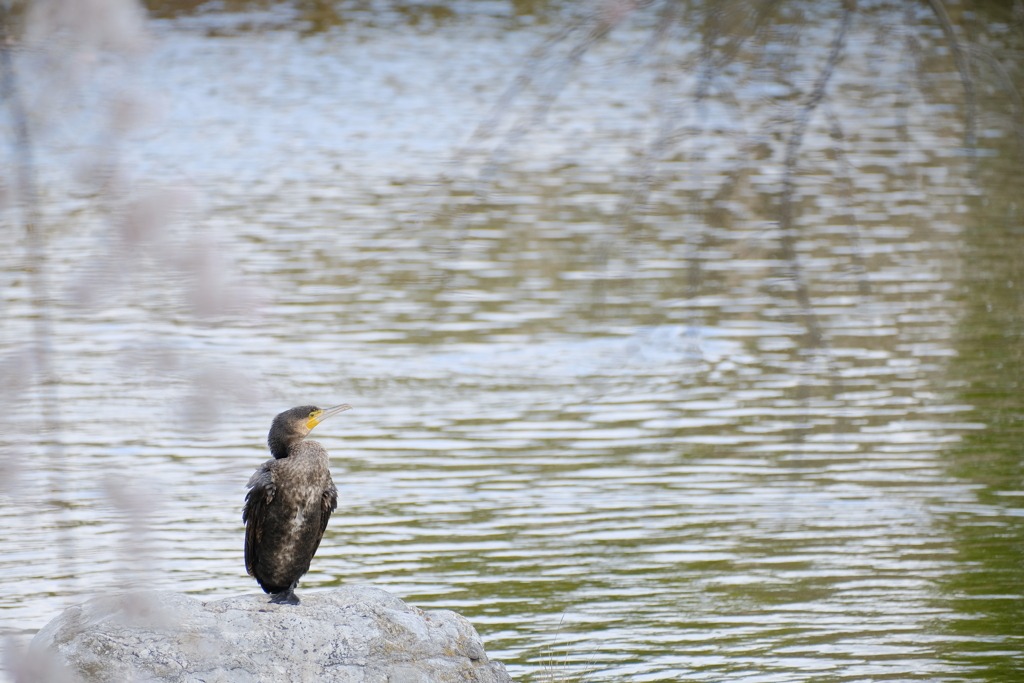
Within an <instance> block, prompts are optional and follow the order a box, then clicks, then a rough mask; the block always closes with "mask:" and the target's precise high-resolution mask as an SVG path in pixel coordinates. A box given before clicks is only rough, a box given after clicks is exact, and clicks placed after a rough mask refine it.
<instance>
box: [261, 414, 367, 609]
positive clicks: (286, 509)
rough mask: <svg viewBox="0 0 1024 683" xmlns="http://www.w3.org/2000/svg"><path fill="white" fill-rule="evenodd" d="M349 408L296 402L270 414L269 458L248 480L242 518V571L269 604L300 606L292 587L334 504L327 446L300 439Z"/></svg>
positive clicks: (335, 496)
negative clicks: (271, 417) (243, 554)
mask: <svg viewBox="0 0 1024 683" xmlns="http://www.w3.org/2000/svg"><path fill="white" fill-rule="evenodd" d="M351 407H352V406H350V405H348V404H347V403H344V404H342V405H340V406H334V407H333V408H324V409H323V410H321V409H320V408H317V407H316V406H299V407H298V408H292V409H291V410H286V411H284V412H283V413H281V414H280V415H278V416H277V417H275V418H274V423H273V424H272V425H271V426H270V434H269V435H268V436H267V445H268V446H270V453H271V455H273V456H274V458H273V459H272V460H268V461H266V462H265V463H263V464H262V465H261V466H260V468H259V469H258V470H256V472H255V473H254V474H253V475H252V477H251V478H250V479H249V484H248V487H249V492H248V493H246V494H245V507H243V508H242V521H243V522H245V570H246V571H247V572H248V573H249V575H250V576H254V577H256V581H258V582H259V584H260V587H261V588H262V589H263V591H264V592H266V593H271V594H272V595H273V597H271V599H270V602H274V603H278V604H287V605H297V604H299V598H298V597H297V596H296V595H295V586H297V585H298V584H299V579H301V578H302V576H303V574H305V573H306V572H308V571H309V563H310V561H311V560H312V559H313V555H315V554H316V550H317V548H319V547H320V539H322V538H323V537H324V529H326V528H327V520H328V519H329V518H330V516H331V513H332V512H334V508H336V507H337V506H338V489H336V488H334V482H333V481H331V471H330V468H329V466H328V460H327V449H326V448H324V447H323V446H321V445H320V444H318V443H317V442H316V441H303V439H305V438H306V436H307V435H308V434H309V432H310V430H312V429H313V427H316V426H317V425H318V424H320V423H321V422H323V421H324V420H326V419H327V418H329V417H331V416H332V415H337V414H338V413H340V412H342V411H343V410H348V409H349V408H351Z"/></svg>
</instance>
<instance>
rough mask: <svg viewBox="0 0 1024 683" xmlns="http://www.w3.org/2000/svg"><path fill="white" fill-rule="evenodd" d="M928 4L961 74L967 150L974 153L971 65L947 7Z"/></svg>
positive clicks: (937, 0)
mask: <svg viewBox="0 0 1024 683" xmlns="http://www.w3.org/2000/svg"><path fill="white" fill-rule="evenodd" d="M927 2H928V6H929V7H931V8H932V12H933V13H934V14H935V18H936V19H937V20H938V22H939V26H940V27H942V32H943V33H944V34H945V36H946V40H947V41H948V42H949V49H950V51H952V53H953V61H954V62H956V70H957V71H959V72H960V81H961V82H962V83H963V86H964V97H965V98H966V100H967V121H966V123H965V124H964V128H965V129H966V130H965V131H964V137H966V139H967V149H968V150H970V151H973V150H974V148H975V147H976V146H977V134H976V132H975V128H976V127H977V124H976V123H975V122H976V120H977V113H976V109H977V104H976V101H975V97H974V79H973V78H972V77H971V65H970V62H969V61H968V60H967V56H966V54H965V52H964V49H963V46H962V45H961V44H960V41H959V40H957V37H956V31H954V30H953V22H952V21H951V20H950V18H949V13H948V12H946V6H945V5H944V4H943V3H942V0H927Z"/></svg>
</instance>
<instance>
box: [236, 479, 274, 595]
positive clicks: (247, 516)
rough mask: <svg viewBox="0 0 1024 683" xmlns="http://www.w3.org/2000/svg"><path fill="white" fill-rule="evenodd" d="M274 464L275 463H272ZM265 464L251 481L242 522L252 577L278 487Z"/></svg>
mask: <svg viewBox="0 0 1024 683" xmlns="http://www.w3.org/2000/svg"><path fill="white" fill-rule="evenodd" d="M271 462H273V461H271ZM269 464H270V463H264V464H263V466H262V467H260V468H259V469H258V470H256V472H255V473H253V475H252V477H250V479H249V484H248V486H249V492H248V493H246V494H245V506H244V507H243V508H242V521H243V522H245V571H246V572H248V573H249V575H250V576H255V574H253V568H254V567H255V566H256V558H257V557H258V556H259V553H260V543H262V542H263V526H264V521H265V520H266V518H267V506H268V505H270V504H271V503H272V502H274V494H275V493H277V486H275V485H274V477H273V474H272V473H271V469H270V467H269Z"/></svg>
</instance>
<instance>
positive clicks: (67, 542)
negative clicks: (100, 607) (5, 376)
mask: <svg viewBox="0 0 1024 683" xmlns="http://www.w3.org/2000/svg"><path fill="white" fill-rule="evenodd" d="M8 17H9V14H8V12H7V11H6V8H4V11H3V20H2V23H0V31H2V33H0V103H3V104H5V105H6V106H7V109H8V111H9V112H10V116H11V122H12V125H13V140H12V143H13V149H14V169H13V170H14V180H15V187H16V191H17V203H18V206H19V207H20V209H21V221H22V226H23V229H24V232H25V234H26V236H27V237H28V260H29V263H27V264H26V270H27V271H28V273H29V281H30V289H31V292H32V308H33V310H34V318H35V321H34V326H33V336H34V339H33V343H32V361H33V371H34V375H35V379H36V383H37V384H38V386H39V394H38V396H39V401H40V403H41V405H40V406H39V408H38V412H37V415H39V416H40V419H38V420H37V421H36V425H37V429H38V430H39V437H40V444H41V445H42V448H43V451H44V453H46V455H47V460H48V461H49V464H50V475H51V478H52V484H51V487H50V492H51V494H52V496H53V497H52V498H51V500H50V504H51V505H52V506H53V508H54V509H55V510H57V511H58V516H59V521H58V524H57V526H58V528H59V529H60V538H59V539H58V541H59V542H58V544H57V545H58V547H59V549H60V553H61V559H62V561H63V563H64V570H65V575H66V576H69V577H72V576H74V574H75V572H74V545H73V539H72V538H71V534H70V531H69V524H68V523H67V520H66V507H67V503H66V501H65V500H63V492H64V491H65V490H66V488H67V487H68V485H69V482H68V477H69V472H68V471H67V468H66V467H65V458H64V452H63V446H62V442H61V441H62V437H61V413H60V396H59V390H58V389H59V387H58V378H57V375H56V371H55V368H54V351H53V321H52V317H51V316H52V314H51V301H50V291H49V281H48V280H47V254H46V246H45V244H44V240H43V235H42V221H41V220H40V213H39V195H38V185H37V182H36V162H35V146H34V144H33V140H32V132H31V126H30V123H29V113H28V110H27V109H26V108H25V104H24V101H23V100H22V97H21V93H20V90H19V88H18V77H17V69H16V65H15V60H14V55H13V48H12V47H11V46H12V44H13V39H12V36H10V35H8V30H9V28H10V25H11V24H10V22H9V20H8Z"/></svg>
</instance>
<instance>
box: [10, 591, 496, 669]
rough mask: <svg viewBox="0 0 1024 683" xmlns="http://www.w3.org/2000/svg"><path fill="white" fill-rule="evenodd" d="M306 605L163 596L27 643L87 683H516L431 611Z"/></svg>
mask: <svg viewBox="0 0 1024 683" xmlns="http://www.w3.org/2000/svg"><path fill="white" fill-rule="evenodd" d="M300 597H301V598H302V604H300V605H297V606H292V605H271V604H269V603H268V602H267V599H268V598H267V596H265V595H242V596H238V597H233V598H225V599H222V600H213V601H210V602H202V601H200V600H198V599H196V598H194V597H190V596H187V595H181V594H179V593H171V592H165V591H145V592H138V593H125V594H122V595H115V596H111V597H104V598H97V599H95V600H90V601H89V602H86V603H85V604H83V605H77V606H75V607H69V608H68V609H66V610H64V612H63V613H62V614H61V615H60V616H58V617H57V618H55V619H54V620H53V621H51V622H50V623H49V624H47V625H46V626H45V627H43V629H42V630H40V631H39V633H37V634H36V636H35V638H34V639H33V640H32V644H31V647H30V655H31V654H35V655H36V656H37V657H38V658H45V657H48V656H49V657H55V658H56V659H58V660H59V661H61V662H63V663H64V664H65V665H66V666H68V668H69V669H70V672H71V673H72V674H75V675H77V676H78V677H80V678H81V680H83V681H86V682H87V683H107V682H108V681H109V682H110V683H114V682H115V681H116V682H117V683H123V682H125V681H140V682H141V681H175V682H180V683H186V682H187V683H200V682H203V683H227V682H231V683H247V682H250V681H251V682H257V681H259V682H261V683H263V682H265V683H270V682H274V683H289V682H293V681H294V682H299V681H302V682H305V681H310V682H314V681H315V682H321V681H322V682H324V683H329V682H331V683H333V682H345V683H348V682H349V681H351V682H353V683H355V682H359V683H375V682H377V681H380V682H382V683H383V682H384V681H387V682H389V683H434V682H435V681H436V682H438V683H440V682H442V681H443V682H446V683H447V682H450V681H467V682H469V681H478V682H479V683H510V682H511V680H512V679H511V678H510V677H509V675H508V673H507V672H506V671H505V667H504V666H503V665H502V664H501V663H500V662H496V661H491V660H489V659H488V658H487V655H486V654H485V653H484V647H483V643H482V641H481V640H480V636H479V635H477V632H476V630H475V629H474V628H473V626H472V625H471V624H470V623H469V622H468V621H467V620H466V619H465V618H464V617H462V616H460V615H458V614H456V613H455V612H450V611H447V610H438V611H433V612H424V611H423V610H421V609H417V608H416V607H412V606H410V605H406V604H405V603H404V602H402V601H401V600H399V599H398V598H396V597H394V596H392V595H390V594H389V593H386V592H385V591H382V590H380V589H377V588H371V587H366V586H349V587H345V588H339V589H336V590H329V591H320V592H308V591H307V592H303V593H302V594H301V596H300Z"/></svg>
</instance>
